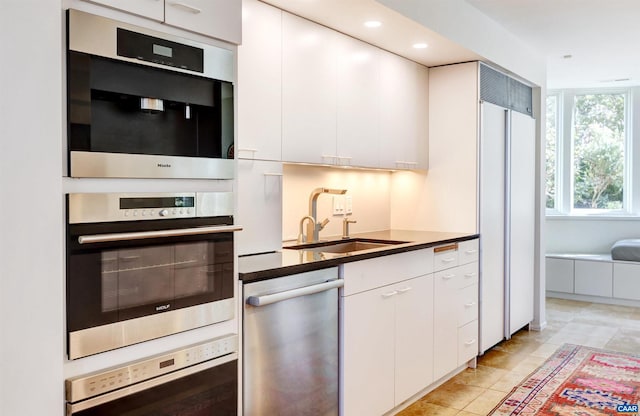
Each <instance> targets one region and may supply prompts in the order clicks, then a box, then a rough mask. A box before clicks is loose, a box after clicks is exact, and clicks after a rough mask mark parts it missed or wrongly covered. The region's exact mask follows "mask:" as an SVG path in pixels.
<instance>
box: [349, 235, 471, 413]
mask: <svg viewBox="0 0 640 416" xmlns="http://www.w3.org/2000/svg"><path fill="white" fill-rule="evenodd" d="M445 247H447V248H448V249H447V250H445V253H446V256H447V257H446V258H447V259H449V258H453V259H454V260H453V261H451V262H445V264H451V266H448V265H447V266H442V265H438V257H439V258H440V259H443V258H444V257H443V255H441V253H443V252H442V251H440V250H439V247H436V248H435V250H436V251H438V253H435V254H434V249H433V248H429V249H424V250H417V251H412V252H408V253H402V254H396V255H391V256H385V257H381V258H376V259H371V260H363V261H359V262H353V263H347V264H345V265H344V266H343V267H344V269H343V277H344V280H345V285H344V289H343V297H342V299H341V314H342V322H343V325H342V346H341V348H342V354H341V359H342V365H341V368H342V370H341V371H342V375H341V376H342V381H343V382H342V387H341V398H342V400H341V403H342V406H343V407H342V414H345V415H365V414H366V415H375V414H384V413H386V412H388V411H389V410H391V409H393V408H394V407H397V406H398V405H400V404H401V403H403V402H405V401H406V400H407V399H410V398H411V397H412V396H414V395H416V394H417V393H419V392H421V391H422V390H424V389H425V388H427V387H428V386H429V385H430V384H432V383H433V382H434V381H437V380H439V379H440V378H442V377H443V376H445V375H447V374H450V373H451V372H453V371H454V370H456V369H457V368H459V367H460V366H462V365H464V364H465V363H467V362H468V361H469V360H472V359H473V358H474V357H475V356H476V355H477V352H478V344H477V337H478V262H477V249H478V240H477V239H476V240H470V241H466V242H463V243H460V244H457V245H456V244H452V245H447V246H445ZM474 253H475V255H474ZM441 264H442V263H441ZM458 264H459V265H458ZM434 267H436V268H439V269H440V271H438V272H436V273H435V274H434V273H433V272H434Z"/></svg>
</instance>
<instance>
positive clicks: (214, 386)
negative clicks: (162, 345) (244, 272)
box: [66, 335, 238, 416]
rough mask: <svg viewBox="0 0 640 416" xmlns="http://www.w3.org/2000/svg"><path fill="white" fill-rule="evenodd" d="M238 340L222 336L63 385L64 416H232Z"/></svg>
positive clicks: (236, 393)
mask: <svg viewBox="0 0 640 416" xmlns="http://www.w3.org/2000/svg"><path fill="white" fill-rule="evenodd" d="M237 344H238V339H237V335H225V336H222V337H218V338H216V339H212V340H209V341H206V342H204V343H200V344H197V345H192V346H189V347H186V348H184V349H181V350H176V351H172V352H168V353H165V354H161V355H158V356H154V357H151V358H148V359H145V360H141V361H137V362H133V363H128V364H126V365H123V366H118V367H114V368H110V369H107V370H104V371H100V372H96V373H92V374H87V375H83V376H79V377H74V378H71V379H68V380H66V399H67V406H66V407H67V411H66V414H67V416H106V415H109V416H113V415H137V416H177V415H181V416H214V415H215V416H236V415H237V408H238V406H237V404H238V374H237V361H238V354H237V348H238V345H237Z"/></svg>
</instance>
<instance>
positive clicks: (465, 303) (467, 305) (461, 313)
mask: <svg viewBox="0 0 640 416" xmlns="http://www.w3.org/2000/svg"><path fill="white" fill-rule="evenodd" d="M458 302H459V303H458V326H459V327H461V326H464V325H466V324H468V323H469V322H471V321H475V320H477V319H478V285H471V286H467V287H465V288H463V289H460V292H459V298H458Z"/></svg>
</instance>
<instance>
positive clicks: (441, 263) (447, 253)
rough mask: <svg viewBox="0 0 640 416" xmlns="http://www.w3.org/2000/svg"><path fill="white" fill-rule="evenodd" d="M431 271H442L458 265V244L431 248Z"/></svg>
mask: <svg viewBox="0 0 640 416" xmlns="http://www.w3.org/2000/svg"><path fill="white" fill-rule="evenodd" d="M433 253H434V254H433V270H434V271H438V270H444V269H449V268H451V267H455V266H457V265H458V244H457V243H453V244H447V245H444V246H438V247H434V248H433Z"/></svg>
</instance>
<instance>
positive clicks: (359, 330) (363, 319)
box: [341, 286, 397, 415]
mask: <svg viewBox="0 0 640 416" xmlns="http://www.w3.org/2000/svg"><path fill="white" fill-rule="evenodd" d="M394 292H395V291H394V290H393V289H392V288H391V287H390V286H385V287H382V288H378V289H373V290H370V291H368V292H363V293H358V294H356V295H352V296H346V297H344V298H342V302H343V311H342V313H343V327H342V342H343V354H342V363H341V364H342V365H341V367H342V372H343V374H342V375H343V383H342V389H341V398H342V400H341V402H342V406H343V408H342V412H341V414H343V415H382V414H384V413H386V412H387V411H388V410H390V409H392V408H393V407H394V379H395V377H394V374H395V372H394V344H395V343H394V322H395V319H394V308H395V306H394V304H395V300H396V297H397V294H396V293H394Z"/></svg>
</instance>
